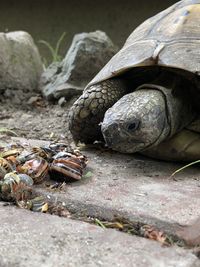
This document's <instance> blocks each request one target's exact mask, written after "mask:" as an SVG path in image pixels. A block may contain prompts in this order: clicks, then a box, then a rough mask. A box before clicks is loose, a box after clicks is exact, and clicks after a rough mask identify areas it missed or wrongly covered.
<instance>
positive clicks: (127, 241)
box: [0, 203, 200, 267]
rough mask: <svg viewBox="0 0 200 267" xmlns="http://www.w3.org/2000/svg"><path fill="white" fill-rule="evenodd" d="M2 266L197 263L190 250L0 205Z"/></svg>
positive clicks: (191, 266) (179, 266)
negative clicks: (164, 245)
mask: <svg viewBox="0 0 200 267" xmlns="http://www.w3.org/2000/svg"><path fill="white" fill-rule="evenodd" d="M0 218H1V227H0V236H1V246H0V266H1V267H25V266H29V267H38V266H41V267H51V266H52V267H53V266H58V267H61V266H63V267H66V266H68V267H78V266H87V267H90V266H91V267H93V266H105V267H106V266H109V267H110V266H120V267H121V266H126V267H129V266H131V267H134V266H135V267H136V266H137V267H148V266H151V267H161V266H162V267H197V266H200V260H199V259H198V258H197V257H196V256H195V255H194V254H192V253H191V252H190V251H188V250H184V249H182V248H177V247H162V246H161V245H160V244H159V243H158V242H155V241H151V240H148V239H144V238H140V237H136V236H131V235H127V234H124V233H121V232H118V231H116V230H112V229H102V228H101V227H98V226H95V225H91V224H88V223H84V222H79V221H73V220H70V219H66V218H61V217H58V216H54V215H49V214H42V213H33V212H30V211H27V210H22V209H18V208H16V207H13V206H4V205H3V204H2V203H0Z"/></svg>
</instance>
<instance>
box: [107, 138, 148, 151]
mask: <svg viewBox="0 0 200 267" xmlns="http://www.w3.org/2000/svg"><path fill="white" fill-rule="evenodd" d="M104 140H105V143H106V145H107V146H108V147H109V148H112V149H113V150H115V151H118V152H122V153H135V152H138V151H139V150H142V149H144V148H145V146H146V144H145V142H143V141H142V140H139V139H133V138H131V139H130V140H129V139H126V140H125V141H122V140H121V138H120V137H119V138H117V136H116V135H114V136H104ZM134 144H135V145H134Z"/></svg>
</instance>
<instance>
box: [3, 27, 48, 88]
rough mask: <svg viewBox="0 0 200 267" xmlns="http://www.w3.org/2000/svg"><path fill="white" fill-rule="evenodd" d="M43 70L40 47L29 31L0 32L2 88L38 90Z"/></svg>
mask: <svg viewBox="0 0 200 267" xmlns="http://www.w3.org/2000/svg"><path fill="white" fill-rule="evenodd" d="M42 71H43V64H42V61H41V59H40V55H39V52H38V49H37V47H36V45H35V44H34V41H33V39H32V37H31V36H30V35H29V34H28V33H27V32H23V31H16V32H9V33H0V90H6V89H8V88H9V89H21V90H23V89H26V90H29V91H32V90H36V89H38V82H39V78H40V76H41V73H42Z"/></svg>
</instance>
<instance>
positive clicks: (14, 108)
mask: <svg viewBox="0 0 200 267" xmlns="http://www.w3.org/2000/svg"><path fill="white" fill-rule="evenodd" d="M19 93H22V92H15V95H14V97H12V100H11V98H10V97H6V96H5V95H2V96H1V99H0V129H1V128H4V127H5V128H6V129H9V130H11V131H13V132H14V133H15V134H16V135H17V136H20V137H25V138H29V139H41V140H52V141H54V140H59V141H61V140H62V141H65V142H67V143H69V144H72V142H73V141H72V138H71V136H70V133H69V131H68V126H67V125H68V123H67V116H68V111H69V108H70V106H71V105H72V104H73V102H74V101H75V99H71V100H70V101H68V102H66V103H65V104H64V106H62V107H61V106H60V105H59V104H58V102H56V103H52V102H48V101H47V100H45V99H44V98H43V97H42V96H41V95H40V94H34V93H33V94H30V93H26V92H23V96H21V95H19Z"/></svg>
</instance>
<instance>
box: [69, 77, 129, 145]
mask: <svg viewBox="0 0 200 267" xmlns="http://www.w3.org/2000/svg"><path fill="white" fill-rule="evenodd" d="M126 92H127V88H126V85H125V82H124V81H123V80H121V79H116V78H114V79H110V80H106V81H103V82H101V83H99V84H95V85H92V86H90V87H89V88H88V89H86V90H85V91H84V92H83V94H82V95H81V96H80V97H79V98H78V99H77V101H76V102H75V103H74V104H73V106H72V107H71V109H70V112H69V129H70V131H71V133H72V136H73V138H74V141H75V142H78V141H80V142H83V143H86V144H87V143H93V142H94V141H95V140H103V136H102V133H101V127H100V125H99V124H100V122H102V120H103V117H104V114H105V112H106V110H107V109H108V108H110V107H111V106H112V105H113V104H114V103H115V102H116V101H118V100H119V99H120V98H121V97H122V96H123V95H124V94H126Z"/></svg>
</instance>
